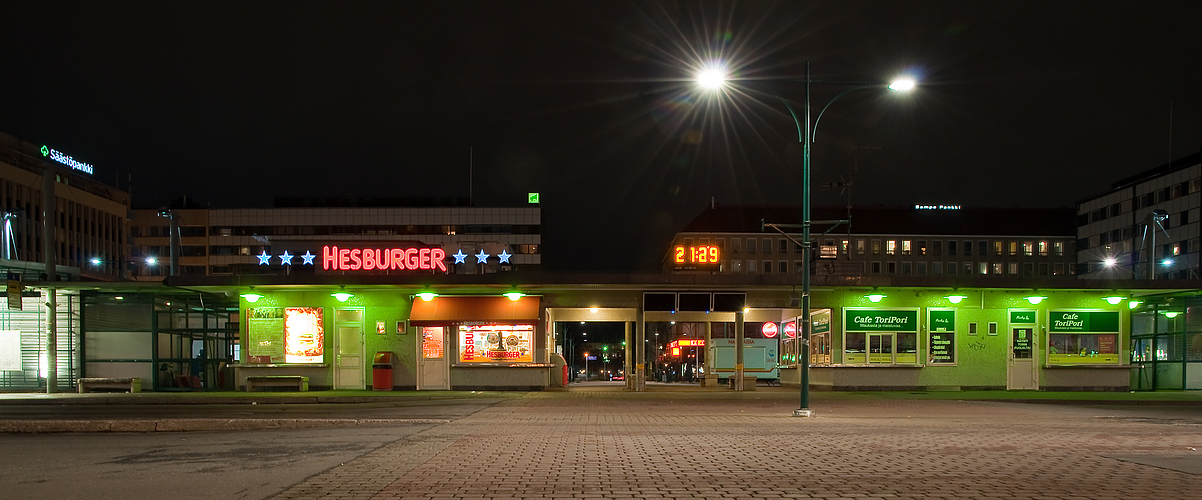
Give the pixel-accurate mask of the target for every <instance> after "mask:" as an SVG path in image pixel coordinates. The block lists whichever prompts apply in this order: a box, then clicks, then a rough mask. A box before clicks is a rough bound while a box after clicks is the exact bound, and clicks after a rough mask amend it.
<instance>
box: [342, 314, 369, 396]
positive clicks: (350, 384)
mask: <svg viewBox="0 0 1202 500" xmlns="http://www.w3.org/2000/svg"><path fill="white" fill-rule="evenodd" d="M334 328H335V329H336V331H337V335H336V336H335V341H336V342H337V343H338V355H337V356H336V358H335V361H334V388H335V389H354V390H364V389H366V388H367V382H365V379H364V369H363V366H364V365H363V310H361V309H337V310H335V311H334Z"/></svg>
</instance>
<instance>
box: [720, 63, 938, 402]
mask: <svg viewBox="0 0 1202 500" xmlns="http://www.w3.org/2000/svg"><path fill="white" fill-rule="evenodd" d="M697 82H698V84H700V85H702V86H703V87H706V88H710V89H717V88H721V87H722V86H724V85H725V84H726V78H725V72H724V71H723V70H721V69H718V68H710V69H707V70H705V71H703V72H702V73H701V74H700V75H698V77H697ZM804 83H805V101H804V103H805V107H804V109H803V111H804V114H803V116H802V117H801V118H799V117H798V116H797V112H796V111H794V110H793V106H792V105H791V104H789V101H788V100H787V99H785V98H784V97H783V96H781V95H780V94H779V93H777V92H776V91H773V90H772V89H769V88H765V87H757V88H759V89H760V90H763V91H765V92H768V93H769V94H772V96H774V97H776V98H777V99H778V100H779V101H780V102H781V103H782V104H784V106H785V109H787V110H789V115H790V116H791V117H792V118H793V124H794V125H795V126H796V127H797V135H798V141H799V142H801V244H802V245H801V263H802V272H801V323H802V324H801V325H798V326H799V327H800V330H801V332H800V333H801V345H799V346H798V350H801V351H804V352H801V353H799V354H801V356H800V358H801V359H800V362H801V363H800V369H801V374H800V380H799V385H800V386H801V401H800V408H798V409H797V410H794V411H793V416H795V417H810V416H813V415H814V411H813V410H811V409H810V328H811V324H810V259H811V252H812V250H813V248H812V247H813V245H812V244H811V242H810V223H811V220H812V218H811V216H810V205H811V203H810V145H811V144H813V142H814V138H815V136H816V130H817V128H818V121H819V120H821V119H822V115H823V114H824V113H826V110H827V108H830V106H831V104H833V103H834V102H835V101H837V100H838V99H839V98H840V97H843V96H845V95H847V94H849V93H851V92H854V91H857V90H865V89H872V88H888V89H889V90H893V91H898V92H904V91H909V90H911V89H913V88H914V86H915V82H914V80H912V79H909V78H902V79H897V80H894V81H893V82H890V83H888V84H880V83H859V82H818V83H834V84H838V85H845V86H849V88H847V89H845V90H843V91H842V92H840V93H838V94H836V95H835V97H832V98H831V100H829V101H827V102H826V105H824V106H823V107H822V110H821V111H819V112H818V116H817V117H816V118H815V119H814V120H813V121H812V122H811V121H810V86H811V85H812V84H813V83H815V82H814V80H813V79H812V78H811V77H810V62H809V61H806V67H805V80H804ZM802 119H804V120H805V127H804V129H803V127H802V125H801V120H802Z"/></svg>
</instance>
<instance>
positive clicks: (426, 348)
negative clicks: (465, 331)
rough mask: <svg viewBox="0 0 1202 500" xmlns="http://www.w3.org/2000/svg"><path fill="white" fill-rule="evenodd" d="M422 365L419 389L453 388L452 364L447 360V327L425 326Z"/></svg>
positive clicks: (423, 329) (419, 373)
mask: <svg viewBox="0 0 1202 500" xmlns="http://www.w3.org/2000/svg"><path fill="white" fill-rule="evenodd" d="M419 331H421V333H422V342H421V352H420V353H418V355H419V359H420V360H421V361H420V366H419V367H418V370H417V389H418V390H419V391H445V390H448V389H450V388H451V384H450V382H451V381H450V373H449V368H450V365H449V363H448V362H447V328H446V327H444V326H423V327H421V328H420V329H419Z"/></svg>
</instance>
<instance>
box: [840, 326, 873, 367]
mask: <svg viewBox="0 0 1202 500" xmlns="http://www.w3.org/2000/svg"><path fill="white" fill-rule="evenodd" d="M867 340H868V334H866V333H860V332H848V333H847V334H846V335H844V340H843V362H844V363H846V364H849V365H854V364H864V363H866V362H867V361H868V355H867V353H866V352H865V350H866V347H867V345H866V343H867Z"/></svg>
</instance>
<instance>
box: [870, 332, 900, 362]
mask: <svg viewBox="0 0 1202 500" xmlns="http://www.w3.org/2000/svg"><path fill="white" fill-rule="evenodd" d="M893 347H894V346H893V334H892V333H870V334H868V362H869V363H874V364H889V365H891V364H893V363H894V360H893V352H894V348H893Z"/></svg>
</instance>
